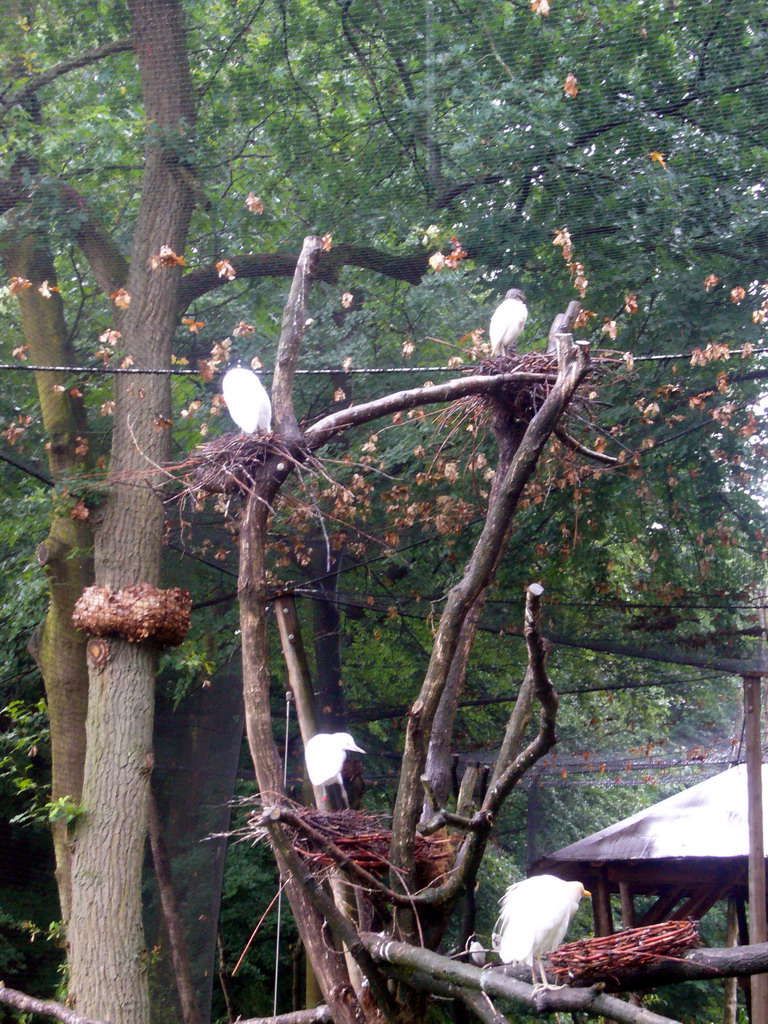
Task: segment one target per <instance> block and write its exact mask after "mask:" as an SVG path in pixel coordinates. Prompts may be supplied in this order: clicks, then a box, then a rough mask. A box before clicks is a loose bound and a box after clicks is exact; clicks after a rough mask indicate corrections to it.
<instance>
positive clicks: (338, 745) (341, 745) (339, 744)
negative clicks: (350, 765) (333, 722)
mask: <svg viewBox="0 0 768 1024" xmlns="http://www.w3.org/2000/svg"><path fill="white" fill-rule="evenodd" d="M348 750H356V751H357V752H358V754H364V753H365V751H364V750H363V748H362V747H358V745H357V744H356V743H355V741H354V740H353V739H352V737H351V736H350V735H349V733H348V732H318V733H315V735H314V736H313V737H312V738H311V739H310V740H309V741H308V742H307V745H306V747H305V748H304V760H305V761H306V762H307V774H308V775H309V781H310V782H311V783H312V785H313V786H327V785H328V784H329V783H334V782H335V783H337V785H339V786H340V787H341V796H342V799H343V800H344V804H345V806H346V807H349V800H348V799H347V791H346V789H345V788H344V780H343V778H342V777H341V769H342V768H343V767H344V760H345V758H346V756H347V751H348Z"/></svg>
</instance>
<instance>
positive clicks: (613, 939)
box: [548, 921, 701, 984]
mask: <svg viewBox="0 0 768 1024" xmlns="http://www.w3.org/2000/svg"><path fill="white" fill-rule="evenodd" d="M700 945H701V942H700V940H699V930H698V922H696V921H663V922H662V923H661V924H651V925H647V926H646V927H645V928H627V929H626V931H622V932H616V933H615V934H614V935H603V936H601V937H600V938H597V939H580V940H579V941H578V942H568V943H566V944H565V945H564V946H560V947H559V948H558V949H556V950H554V951H553V952H552V953H550V954H549V958H548V959H549V964H550V966H551V968H552V970H553V971H554V973H555V974H556V975H557V977H558V979H559V980H560V981H566V980H567V981H571V982H576V983H577V984H587V983H588V984H592V983H593V982H596V981H607V980H609V979H611V978H616V977H618V975H620V974H622V973H626V972H628V971H636V970H637V969H638V968H641V967H650V966H652V965H654V964H659V963H663V962H664V961H665V960H678V959H680V958H681V957H682V955H683V954H684V953H686V952H687V951H688V950H689V949H693V948H695V947H696V946H700Z"/></svg>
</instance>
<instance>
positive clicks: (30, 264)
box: [3, 224, 93, 923]
mask: <svg viewBox="0 0 768 1024" xmlns="http://www.w3.org/2000/svg"><path fill="white" fill-rule="evenodd" d="M3 248H4V264H5V268H6V271H7V272H8V274H9V276H15V277H21V278H24V279H25V280H27V281H29V282H30V286H29V287H28V288H25V289H24V290H23V291H21V292H19V295H18V301H19V310H20V313H21V323H22V328H23V331H24V341H25V344H26V345H27V346H28V356H29V358H30V360H31V361H32V362H33V363H34V364H35V365H38V366H46V365H48V366H67V365H71V364H72V363H73V362H74V359H73V352H72V347H71V345H70V342H69V337H68V332H67V327H66V323H65V320H64V309H63V304H62V301H61V297H60V295H59V293H58V292H56V291H52V292H50V295H49V297H47V298H46V297H45V295H44V294H43V293H41V292H40V290H39V289H40V287H41V286H42V285H43V282H46V281H47V282H48V286H49V288H55V287H56V269H55V267H54V263H53V257H52V256H51V253H50V250H49V248H48V245H47V242H46V240H45V239H44V238H43V237H41V236H40V235H38V234H36V233H34V232H31V231H30V232H28V233H27V232H25V231H24V227H23V224H22V225H21V226H20V227H19V230H18V231H17V232H16V233H14V235H13V236H11V237H6V238H5V239H4V243H3ZM35 384H36V385H37V394H38V400H39V403H40V411H41V415H42V420H43V427H44V429H45V433H46V436H47V438H48V445H47V451H48V467H49V471H50V474H51V479H52V481H53V482H54V483H56V484H61V485H63V489H64V490H66V481H67V480H70V479H72V480H73V482H74V478H75V477H76V476H77V475H78V474H79V473H81V472H82V470H83V469H84V468H85V466H86V464H87V451H86V450H85V445H84V443H83V438H84V437H85V413H84V410H83V405H82V402H81V401H80V399H79V397H78V396H77V395H76V394H74V395H73V393H72V389H71V386H72V382H71V380H67V377H66V374H63V373H54V372H43V371H40V372H37V373H36V374H35ZM71 513H72V508H71V503H70V504H68V503H67V502H66V501H62V502H61V503H55V504H54V511H53V514H52V517H51V522H50V527H49V530H48V536H47V537H46V538H45V540H44V541H43V542H42V543H41V544H40V545H39V547H38V549H37V558H38V562H39V563H40V565H41V566H42V567H43V569H44V570H45V572H46V574H47V576H48V580H49V586H50V603H49V606H48V611H47V613H46V616H45V619H44V621H43V622H42V623H41V625H40V627H39V629H38V630H36V631H35V633H34V635H33V637H32V639H31V641H30V643H29V649H30V652H31V654H32V656H33V657H34V658H35V661H36V662H37V665H38V668H39V669H40V674H41V675H42V677H43V683H44V684H45V694H46V700H47V703H48V714H49V717H50V725H51V756H52V782H51V797H52V799H53V800H54V801H56V800H58V799H59V798H61V797H67V796H68V797H71V798H72V799H73V800H74V801H75V802H78V801H79V800H80V796H81V791H82V785H83V762H84V760H85V715H86V710H87V707H88V670H87V666H86V661H85V644H86V639H87V638H86V637H85V636H84V635H83V634H82V633H79V632H78V631H77V630H75V628H74V626H73V625H72V607H73V605H74V603H75V601H76V600H77V599H78V597H79V596H80V594H81V593H82V591H83V589H84V588H85V587H86V586H88V585H89V584H90V583H91V581H92V578H93V559H92V551H91V549H92V546H93V536H92V533H91V527H90V523H89V522H88V521H87V520H83V519H78V518H77V517H76V516H73V515H72V514H71ZM53 842H54V849H55V853H56V881H57V885H58V890H59V902H60V904H61V914H62V918H63V920H64V922H65V923H66V921H67V920H68V919H69V913H70V905H71V896H72V862H71V848H70V845H69V842H68V840H67V826H66V822H64V821H63V820H62V821H58V822H56V823H55V824H54V825H53Z"/></svg>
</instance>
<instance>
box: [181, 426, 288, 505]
mask: <svg viewBox="0 0 768 1024" xmlns="http://www.w3.org/2000/svg"><path fill="white" fill-rule="evenodd" d="M272 450H273V447H272V435H271V434H259V435H258V436H256V435H251V434H222V435H221V437H215V438H214V439H213V441H209V442H208V443H207V444H201V445H198V447H197V448H195V450H194V452H192V455H191V456H190V458H189V459H188V460H187V462H186V463H185V468H187V467H188V468H190V469H192V470H193V471H194V476H193V478H192V487H193V488H196V489H198V490H201V491H205V492H207V493H208V494H247V493H249V492H250V491H251V490H252V488H253V484H254V480H255V476H256V473H257V472H258V470H259V467H260V466H261V465H263V463H264V462H265V460H266V458H267V455H268V454H269V453H270V452H271V451H272Z"/></svg>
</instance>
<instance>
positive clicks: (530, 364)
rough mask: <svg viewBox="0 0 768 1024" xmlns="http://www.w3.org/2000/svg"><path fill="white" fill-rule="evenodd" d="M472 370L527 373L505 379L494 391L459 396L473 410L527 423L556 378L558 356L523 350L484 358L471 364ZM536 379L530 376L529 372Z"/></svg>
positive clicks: (487, 372) (496, 373)
mask: <svg viewBox="0 0 768 1024" xmlns="http://www.w3.org/2000/svg"><path fill="white" fill-rule="evenodd" d="M470 372H471V373H473V374H482V375H484V376H489V377H495V376H497V375H499V374H503V373H519V374H524V375H528V376H527V377H526V376H523V377H521V378H520V379H519V380H511V381H508V382H507V383H506V384H504V386H503V387H502V388H501V389H500V390H498V391H496V392H494V394H493V395H472V396H470V397H468V398H463V399H460V402H461V403H462V405H463V406H464V407H465V408H469V409H470V410H471V411H473V412H476V413H485V412H492V413H495V414H496V417H497V419H498V418H499V417H501V418H502V419H507V420H509V422H511V423H529V422H530V421H531V420H532V419H533V417H534V416H535V414H536V412H537V411H538V409H539V408H540V407H541V404H542V402H543V401H544V399H545V398H546V397H547V395H548V394H549V392H550V390H551V388H552V385H553V384H554V383H555V380H556V378H557V356H556V355H555V354H554V353H551V352H523V353H522V354H521V355H510V356H507V355H500V356H495V357H494V358H492V359H484V360H483V361H482V362H480V363H478V364H476V365H474V366H472V367H471V370H470ZM532 374H533V375H536V377H538V378H539V379H531V377H530V375H532Z"/></svg>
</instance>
